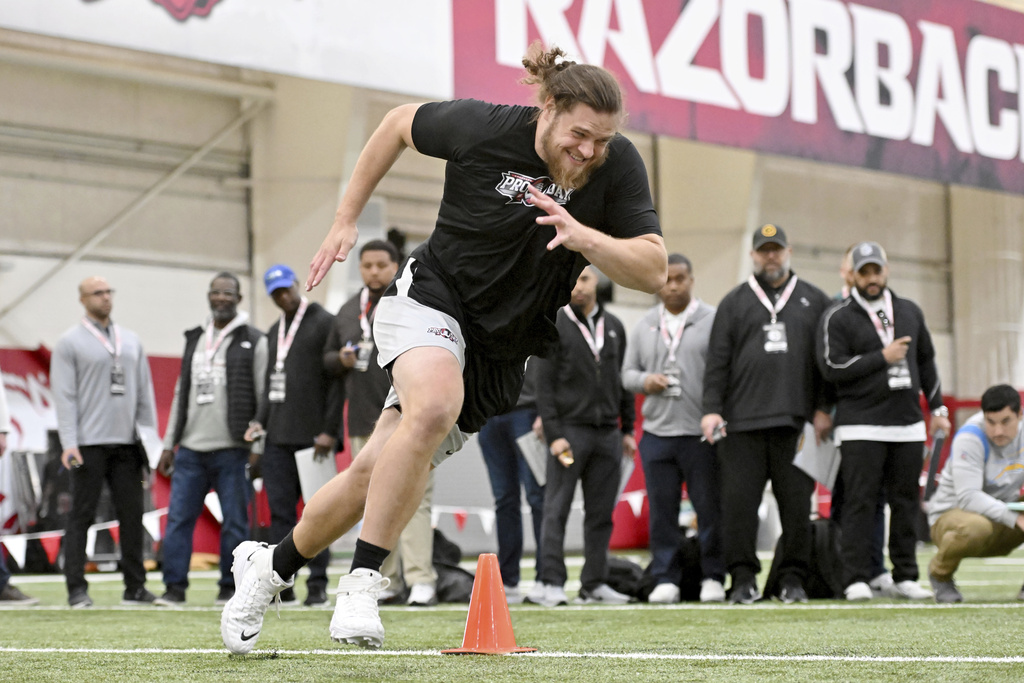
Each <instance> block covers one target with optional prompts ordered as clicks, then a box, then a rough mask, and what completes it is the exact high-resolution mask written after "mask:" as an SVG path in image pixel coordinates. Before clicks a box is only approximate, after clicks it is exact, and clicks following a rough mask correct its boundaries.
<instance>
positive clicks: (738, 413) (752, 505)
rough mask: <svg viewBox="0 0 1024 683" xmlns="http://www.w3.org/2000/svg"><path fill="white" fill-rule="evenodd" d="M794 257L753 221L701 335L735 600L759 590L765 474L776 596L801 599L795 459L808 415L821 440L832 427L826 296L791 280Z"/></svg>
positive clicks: (804, 496)
mask: <svg viewBox="0 0 1024 683" xmlns="http://www.w3.org/2000/svg"><path fill="white" fill-rule="evenodd" d="M791 255H792V249H790V247H789V243H788V242H787V240H786V233H785V232H783V230H782V228H779V227H778V226H776V225H771V224H768V225H764V226H762V227H760V228H758V230H757V231H756V232H755V233H754V239H753V249H752V250H751V252H750V257H751V259H752V260H753V262H754V273H753V274H752V275H751V276H750V277H749V279H748V280H747V281H746V282H745V283H743V284H741V285H739V286H737V287H736V288H734V289H733V290H732V291H731V292H729V293H728V294H727V295H726V296H725V298H724V299H722V302H721V303H720V304H719V305H718V312H717V314H716V316H715V322H714V325H713V326H712V328H711V338H710V340H709V343H708V351H707V368H706V370H705V373H704V417H703V418H702V419H701V430H702V431H703V433H704V438H705V439H707V440H708V441H710V442H715V441H717V440H720V441H719V446H718V457H719V459H720V461H719V462H720V464H721V482H722V521H723V525H722V537H723V539H724V545H725V560H726V565H727V568H728V570H729V574H730V575H731V576H732V587H731V589H730V594H729V600H730V601H731V602H733V603H743V604H750V603H752V602H754V601H755V600H757V599H758V598H759V594H758V591H757V581H756V576H757V573H758V572H759V571H760V568H761V562H760V560H758V558H757V552H756V550H757V526H758V515H757V509H758V506H759V505H760V503H761V495H762V493H763V492H764V487H765V484H766V483H767V482H768V481H769V480H771V482H772V492H773V493H774V494H775V498H776V500H777V501H778V504H779V513H780V516H781V521H782V551H783V560H782V563H781V565H780V571H779V582H780V586H781V590H780V593H779V597H780V598H781V599H782V601H783V602H786V603H793V602H806V600H807V593H806V591H805V590H804V586H803V583H804V580H805V578H806V576H807V568H808V562H809V560H810V553H811V536H810V533H811V532H810V505H811V502H810V501H811V493H812V492H813V491H814V480H813V479H811V478H810V477H809V476H807V474H805V473H804V472H803V471H802V470H800V469H798V468H797V467H796V466H794V465H793V458H794V456H795V455H796V450H797V440H798V439H799V437H800V433H801V431H802V430H803V426H804V423H805V422H813V424H814V429H815V433H816V434H817V436H818V437H819V438H821V437H822V436H823V435H824V434H825V433H827V432H828V430H829V429H830V428H831V418H830V416H829V412H828V411H829V409H830V405H829V403H830V401H829V392H828V391H827V388H826V385H825V382H824V381H823V380H822V377H821V374H820V372H819V371H818V368H817V365H816V363H815V356H814V338H815V333H816V330H817V325H818V321H819V319H820V318H821V314H822V313H823V312H824V311H825V309H826V308H828V306H829V303H830V301H831V300H830V299H829V297H828V295H827V294H825V293H824V292H822V291H821V290H820V289H818V288H817V287H815V286H814V285H812V284H810V283H808V282H805V281H803V280H800V279H798V278H797V276H796V275H795V274H794V273H793V272H792V271H791V270H790V265H789V264H790V257H791ZM726 424H728V429H726ZM726 434H728V437H729V438H724V439H723V437H724V436H726Z"/></svg>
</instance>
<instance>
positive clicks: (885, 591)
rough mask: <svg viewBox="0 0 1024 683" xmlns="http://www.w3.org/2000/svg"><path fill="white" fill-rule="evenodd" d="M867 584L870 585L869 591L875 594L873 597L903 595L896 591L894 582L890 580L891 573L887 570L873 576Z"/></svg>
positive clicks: (896, 596) (897, 596)
mask: <svg viewBox="0 0 1024 683" xmlns="http://www.w3.org/2000/svg"><path fill="white" fill-rule="evenodd" d="M868 586H870V587H871V592H872V593H874V594H875V597H878V596H881V597H885V598H899V597H903V596H901V595H900V594H899V593H898V592H896V583H895V582H894V581H893V580H892V574H890V573H889V572H883V573H881V574H879V575H878V576H876V577H875V578H873V579H871V581H869V582H868Z"/></svg>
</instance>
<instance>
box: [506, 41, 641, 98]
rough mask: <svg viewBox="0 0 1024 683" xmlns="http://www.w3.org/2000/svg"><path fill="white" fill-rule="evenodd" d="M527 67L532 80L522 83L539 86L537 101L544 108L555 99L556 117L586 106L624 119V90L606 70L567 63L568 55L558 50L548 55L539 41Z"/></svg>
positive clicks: (532, 47) (529, 52)
mask: <svg viewBox="0 0 1024 683" xmlns="http://www.w3.org/2000/svg"><path fill="white" fill-rule="evenodd" d="M523 66H524V67H526V71H527V73H529V76H527V77H526V78H523V79H522V80H521V81H520V83H524V84H526V85H536V86H538V87H537V99H538V100H539V102H540V106H541V107H542V108H543V107H544V106H545V105H546V104H547V101H548V98H552V99H553V100H554V105H555V113H556V114H563V113H565V112H567V111H569V110H570V109H572V108H573V107H574V106H576V105H577V104H585V105H587V106H588V107H590V108H591V109H593V110H594V111H595V112H597V113H599V114H616V115H618V116H620V117H622V116H624V111H623V106H622V89H621V88H620V87H619V82H618V81H617V80H615V76H613V75H612V74H611V73H610V72H608V71H607V70H606V69H602V68H601V67H599V66H593V65H592V64H578V63H576V62H574V61H571V60H568V59H565V52H563V51H562V50H561V49H560V48H558V47H553V48H551V49H550V50H546V51H545V49H544V45H543V43H541V42H540V41H539V40H538V41H536V42H534V43H533V44H532V45H530V47H529V49H528V50H527V51H526V56H525V57H523Z"/></svg>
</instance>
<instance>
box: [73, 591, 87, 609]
mask: <svg viewBox="0 0 1024 683" xmlns="http://www.w3.org/2000/svg"><path fill="white" fill-rule="evenodd" d="M68 604H69V605H71V608H72V609H85V608H86V607H92V598H90V597H89V593H88V592H87V591H86V590H85V589H84V588H79V589H78V590H76V591H72V592H71V595H69V596H68Z"/></svg>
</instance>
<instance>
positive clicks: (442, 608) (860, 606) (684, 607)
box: [0, 600, 1024, 614]
mask: <svg viewBox="0 0 1024 683" xmlns="http://www.w3.org/2000/svg"><path fill="white" fill-rule="evenodd" d="M71 609H73V608H72V607H69V606H68V605H35V606H29V607H25V606H17V605H10V606H0V612H15V611H67V610H71ZM87 609H88V611H90V612H125V611H126V612H138V611H139V610H148V611H151V612H163V613H165V614H173V613H174V612H216V613H218V614H219V613H220V612H222V611H224V608H223V607H218V606H215V605H209V606H204V605H199V606H188V605H185V606H183V607H156V606H149V605H109V606H107V605H103V606H100V605H95V606H93V607H89V608H87ZM331 609H334V607H333V605H330V604H327V605H320V606H317V607H302V606H289V607H282V608H281V611H282V612H285V611H287V612H318V611H319V612H323V611H327V610H331ZM380 609H381V612H382V613H384V614H387V613H389V612H421V613H422V612H463V613H464V612H466V611H468V610H469V605H468V604H445V605H434V606H432V607H407V606H401V605H398V606H392V605H383V606H382V607H381V608H380ZM509 609H510V610H511V611H512V612H518V611H540V610H545V611H552V612H600V611H612V612H622V611H629V610H675V611H683V612H686V611H740V612H750V611H757V610H762V611H763V610H797V611H812V612H813V611H818V610H900V609H912V610H922V609H923V610H929V609H961V610H962V609H1015V610H1024V602H994V603H984V602H979V603H970V602H962V603H958V604H955V605H937V604H935V603H933V602H859V603H855V604H849V603H842V602H832V603H819V604H804V605H784V604H782V603H779V602H775V601H771V600H769V601H766V602H759V603H755V604H753V605H730V604H722V603H719V604H715V605H702V604H697V603H692V604H690V603H687V604H681V603H677V604H674V605H651V604H649V603H640V602H637V603H632V604H629V605H563V606H561V607H542V606H541V605H509ZM76 611H80V610H76Z"/></svg>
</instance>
